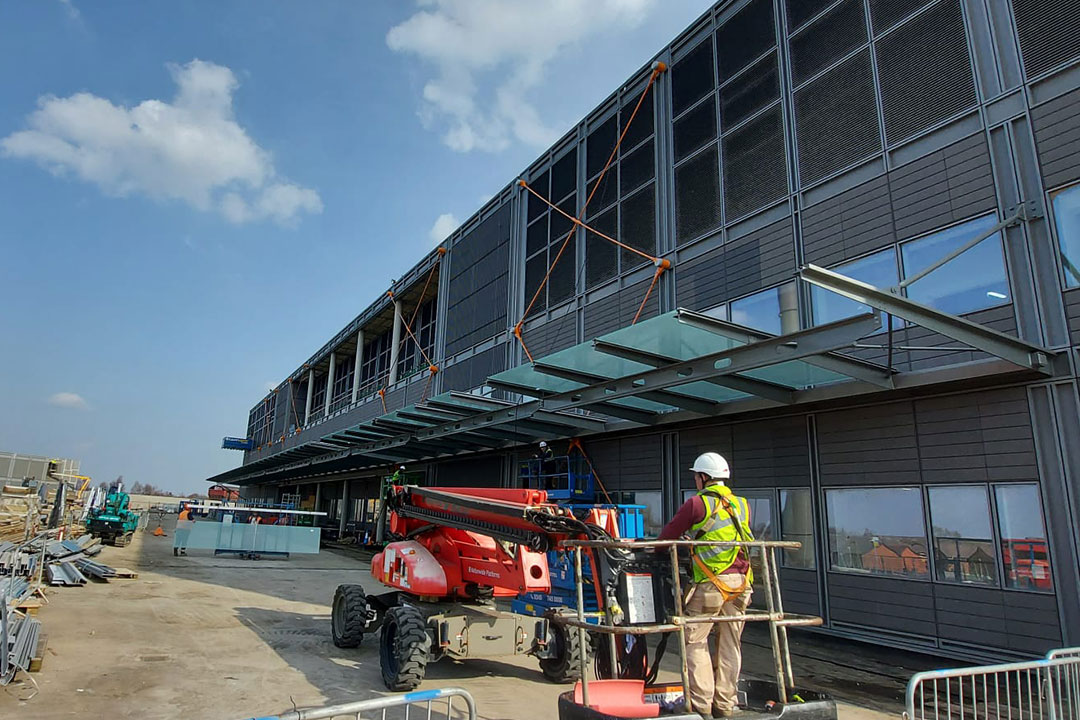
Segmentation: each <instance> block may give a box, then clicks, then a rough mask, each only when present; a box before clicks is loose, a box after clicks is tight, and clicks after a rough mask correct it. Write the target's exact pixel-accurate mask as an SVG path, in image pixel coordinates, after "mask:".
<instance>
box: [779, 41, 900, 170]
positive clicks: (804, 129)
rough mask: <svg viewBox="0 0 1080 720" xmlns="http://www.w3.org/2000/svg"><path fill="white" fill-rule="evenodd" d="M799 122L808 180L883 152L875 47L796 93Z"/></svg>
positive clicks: (801, 162) (802, 166) (803, 166)
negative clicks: (876, 95)
mask: <svg viewBox="0 0 1080 720" xmlns="http://www.w3.org/2000/svg"><path fill="white" fill-rule="evenodd" d="M795 124H796V139H797V141H798V146H799V175H800V178H801V180H802V182H803V183H804V184H806V183H811V182H814V181H815V180H820V179H821V178H823V177H825V176H826V175H829V174H831V173H833V172H835V171H837V170H840V169H841V168H845V167H848V166H850V165H852V164H854V163H856V162H858V161H859V160H862V159H865V158H867V157H870V156H871V155H873V154H875V153H878V152H881V135H880V130H879V125H878V116H877V105H876V103H875V102H874V84H873V76H872V74H871V71H870V50H869V49H867V50H864V51H863V52H861V53H859V54H858V55H855V56H854V57H852V58H849V59H848V60H846V61H845V62H844V63H843V64H841V65H838V66H837V67H835V68H833V69H832V70H830V71H829V72H828V73H826V74H825V75H822V76H821V77H819V78H818V79H817V80H814V82H812V83H810V84H809V85H807V86H806V87H804V88H803V89H801V90H799V91H798V92H797V93H795Z"/></svg>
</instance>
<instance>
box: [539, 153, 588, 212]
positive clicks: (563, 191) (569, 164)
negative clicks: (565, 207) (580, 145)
mask: <svg viewBox="0 0 1080 720" xmlns="http://www.w3.org/2000/svg"><path fill="white" fill-rule="evenodd" d="M575 189H577V149H576V148H575V149H573V150H571V151H570V152H568V153H567V154H566V155H563V156H562V157H561V158H559V159H558V160H556V161H555V164H554V165H552V166H551V197H550V198H549V199H550V200H551V201H552V202H559V201H560V200H562V199H563V198H565V197H566V196H567V195H569V194H570V193H572V192H574V190H575ZM530 197H531V196H530Z"/></svg>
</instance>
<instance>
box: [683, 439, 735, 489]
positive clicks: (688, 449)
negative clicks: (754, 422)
mask: <svg viewBox="0 0 1080 720" xmlns="http://www.w3.org/2000/svg"><path fill="white" fill-rule="evenodd" d="M734 447H735V445H734V440H733V439H732V426H731V425H713V426H706V427H694V428H689V429H685V430H680V431H679V487H680V488H682V489H684V490H685V489H689V488H692V487H694V473H693V472H691V471H690V467H691V466H692V465H693V464H694V460H695V459H696V458H697V456H698V455H700V454H702V453H706V452H716V453H720V454H721V455H723V456H724V457H726V458H729V457H731V456H732V451H733V449H734ZM732 472H733V473H734V474H735V476H736V477H738V472H739V471H738V468H733V469H732Z"/></svg>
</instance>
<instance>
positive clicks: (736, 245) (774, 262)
mask: <svg viewBox="0 0 1080 720" xmlns="http://www.w3.org/2000/svg"><path fill="white" fill-rule="evenodd" d="M723 272H724V274H726V275H727V293H728V297H739V296H741V295H747V294H749V293H752V292H754V291H756V290H760V289H761V288H764V287H768V286H770V285H775V284H776V283H779V282H783V281H784V280H790V279H791V278H792V277H794V275H795V236H794V233H793V230H792V224H791V219H790V218H785V219H784V220H781V221H779V222H775V223H773V224H772V225H769V226H767V227H763V228H762V229H760V230H756V231H755V232H752V233H750V234H749V235H747V236H745V237H741V238H739V239H737V240H733V241H731V242H730V243H728V244H727V245H725V246H724V260H723Z"/></svg>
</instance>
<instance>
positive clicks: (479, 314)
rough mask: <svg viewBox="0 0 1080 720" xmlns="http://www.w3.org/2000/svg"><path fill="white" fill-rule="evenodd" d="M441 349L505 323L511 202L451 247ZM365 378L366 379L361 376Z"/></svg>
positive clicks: (467, 342)
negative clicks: (446, 307) (443, 338)
mask: <svg viewBox="0 0 1080 720" xmlns="http://www.w3.org/2000/svg"><path fill="white" fill-rule="evenodd" d="M448 257H449V263H450V281H449V288H448V298H447V301H448V304H449V307H451V308H453V310H452V311H451V312H449V313H447V314H446V353H447V354H448V355H452V354H454V353H456V352H460V351H461V350H464V349H465V348H468V347H471V346H472V345H475V344H476V343H478V342H480V341H481V340H484V339H486V338H489V337H491V336H492V335H495V334H496V333H498V332H500V331H502V330H504V329H505V328H506V314H507V299H508V295H507V285H508V275H509V269H510V204H509V203H507V204H505V205H503V206H502V207H501V208H499V210H498V211H496V212H495V213H494V214H493V215H491V217H489V218H487V219H486V220H484V221H483V222H482V223H480V225H479V226H477V228H476V229H475V230H473V231H472V232H470V233H469V234H467V235H466V236H465V237H464V238H462V240H461V241H460V242H458V243H456V244H455V245H454V246H453V247H452V248H451V250H450V254H449V256H448ZM365 382H366V379H365Z"/></svg>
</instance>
